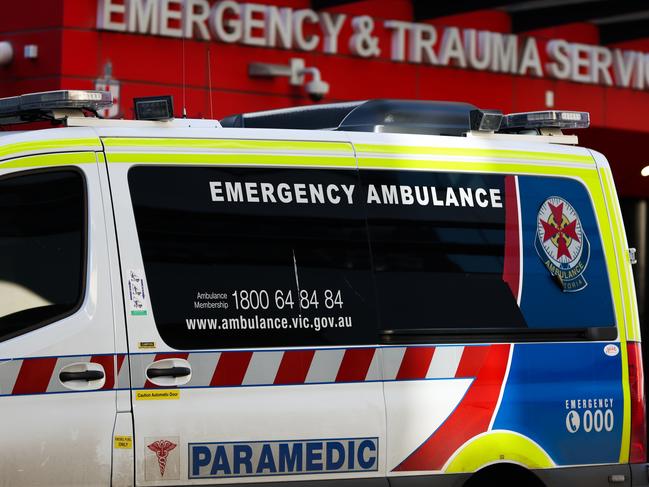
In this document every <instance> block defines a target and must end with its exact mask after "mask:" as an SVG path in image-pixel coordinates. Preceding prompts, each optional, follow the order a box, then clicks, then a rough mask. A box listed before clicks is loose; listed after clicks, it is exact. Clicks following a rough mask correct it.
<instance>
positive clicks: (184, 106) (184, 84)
mask: <svg viewBox="0 0 649 487" xmlns="http://www.w3.org/2000/svg"><path fill="white" fill-rule="evenodd" d="M182 49H183V53H182V56H183V61H182V62H183V118H187V97H186V92H187V81H186V79H185V36H183V47H182Z"/></svg>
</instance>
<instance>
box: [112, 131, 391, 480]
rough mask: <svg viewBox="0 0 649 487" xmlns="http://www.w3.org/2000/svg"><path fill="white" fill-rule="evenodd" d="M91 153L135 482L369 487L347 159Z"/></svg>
mask: <svg viewBox="0 0 649 487" xmlns="http://www.w3.org/2000/svg"><path fill="white" fill-rule="evenodd" d="M136 140H137V139H136ZM104 142H105V144H106V147H107V158H108V161H109V171H110V178H111V185H112V190H113V196H114V198H115V202H116V206H115V212H116V221H117V230H118V237H119V245H120V256H121V262H122V273H123V276H124V291H125V301H126V305H127V310H126V312H127V315H128V333H129V346H130V352H131V364H132V367H133V368H132V371H131V374H132V381H133V391H132V400H133V412H134V418H135V456H136V477H137V483H138V484H140V485H149V484H153V483H154V482H155V483H159V482H165V481H168V482H169V483H170V484H174V485H177V484H204V483H231V482H238V481H243V482H250V481H259V482H269V481H273V482H274V481H283V480H301V481H304V480H314V481H315V480H333V481H336V482H339V481H340V480H342V479H350V480H354V479H366V481H367V479H369V483H372V482H371V479H374V480H375V481H376V482H375V483H376V484H377V485H385V482H386V481H385V466H384V463H385V455H384V446H385V431H384V429H385V410H384V401H383V391H382V384H381V382H380V380H381V363H380V353H379V351H378V350H377V347H376V332H377V330H376V323H377V320H376V316H375V309H376V302H375V295H374V289H373V285H372V281H371V274H370V267H371V266H370V258H369V246H368V241H367V233H366V221H365V214H364V208H363V205H362V202H361V201H360V200H358V173H357V170H356V165H355V160H354V158H353V155H352V152H351V149H350V147H349V146H348V145H347V144H343V143H322V142H321V143H310V142H279V141H234V140H217V141H214V140H210V141H206V140H179V139H178V140H176V141H175V142H174V145H175V146H174V147H173V148H172V149H170V148H169V147H168V145H169V144H167V146H166V147H165V148H164V150H165V152H166V153H164V154H158V155H156V153H160V152H161V151H160V148H153V147H152V145H151V144H155V141H152V140H148V141H144V140H143V141H142V146H143V147H146V148H147V150H148V151H150V153H149V154H146V155H144V156H143V155H142V148H135V147H134V144H136V142H134V141H133V139H129V140H128V141H123V140H121V139H117V138H115V139H106V140H105V141H104ZM260 149H263V151H264V154H263V155H262V154H260V152H261V150H260ZM226 151H227V152H226ZM233 152H235V153H236V154H235V155H233V154H232V153H233ZM325 153H326V154H325ZM156 158H157V159H156ZM144 159H146V161H148V162H151V164H145V165H135V164H137V163H138V162H139V161H141V160H144ZM114 162H115V163H114ZM156 162H165V163H167V164H164V165H159V164H156ZM174 162H177V164H174ZM313 166H320V167H318V168H314V167H313Z"/></svg>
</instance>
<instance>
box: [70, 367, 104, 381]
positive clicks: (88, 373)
mask: <svg viewBox="0 0 649 487" xmlns="http://www.w3.org/2000/svg"><path fill="white" fill-rule="evenodd" d="M103 378H104V373H103V372H102V371H101V370H85V371H82V372H61V373H60V374H59V379H61V382H69V381H71V380H87V381H91V380H101V379H103Z"/></svg>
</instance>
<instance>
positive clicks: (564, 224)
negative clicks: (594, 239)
mask: <svg viewBox="0 0 649 487" xmlns="http://www.w3.org/2000/svg"><path fill="white" fill-rule="evenodd" d="M536 224H537V230H536V238H535V241H534V248H535V249H536V252H537V254H538V255H539V258H540V259H541V262H542V263H543V265H544V266H545V268H546V269H548V271H549V272H550V274H552V276H554V277H555V279H557V281H558V282H559V283H561V286H562V288H563V290H564V291H566V292H575V291H581V290H582V289H584V288H585V287H586V286H587V285H588V283H587V282H586V279H585V278H584V271H585V270H586V267H587V266H588V259H589V258H590V244H589V243H588V238H587V237H586V233H585V232H584V229H583V227H582V225H581V220H580V219H579V215H578V214H577V211H576V210H575V209H574V208H573V206H572V205H571V204H570V203H568V202H567V201H566V200H564V199H563V198H561V197H559V196H551V197H549V198H548V199H546V200H545V201H544V202H543V204H542V205H541V207H540V208H539V213H538V216H537V219H536Z"/></svg>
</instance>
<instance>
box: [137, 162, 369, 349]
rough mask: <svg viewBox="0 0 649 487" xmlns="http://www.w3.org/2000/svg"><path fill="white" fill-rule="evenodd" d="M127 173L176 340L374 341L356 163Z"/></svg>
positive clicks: (156, 312)
mask: <svg viewBox="0 0 649 487" xmlns="http://www.w3.org/2000/svg"><path fill="white" fill-rule="evenodd" d="M128 178H129V188H130V192H131V200H132V203H133V209H134V215H135V221H136V225H137V232H138V238H139V241H140V249H141V251H142V258H143V260H144V268H145V272H146V279H147V284H148V287H149V295H150V298H151V303H152V311H153V316H154V319H155V323H156V327H157V328H158V331H159V333H160V335H161V336H162V338H163V339H164V341H165V342H166V343H167V344H168V345H170V346H172V347H174V348H178V349H185V350H187V349H196V348H231V347H232V348H234V347H286V346H300V345H341V344H345V345H348V344H367V343H375V342H376V331H377V329H376V321H377V320H376V315H375V313H376V311H375V309H376V303H375V295H374V289H373V285H372V278H371V273H370V258H369V245H368V241H367V231H366V222H365V215H364V208H363V205H362V202H360V201H359V199H358V198H356V199H355V198H353V194H352V192H353V191H354V190H356V191H358V174H357V172H356V171H353V170H320V169H318V170H313V169H312V170H309V169H280V168H275V169H273V168H227V167H225V168H223V167H152V166H149V167H144V166H140V167H134V168H132V169H131V170H130V171H129V176H128Z"/></svg>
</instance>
